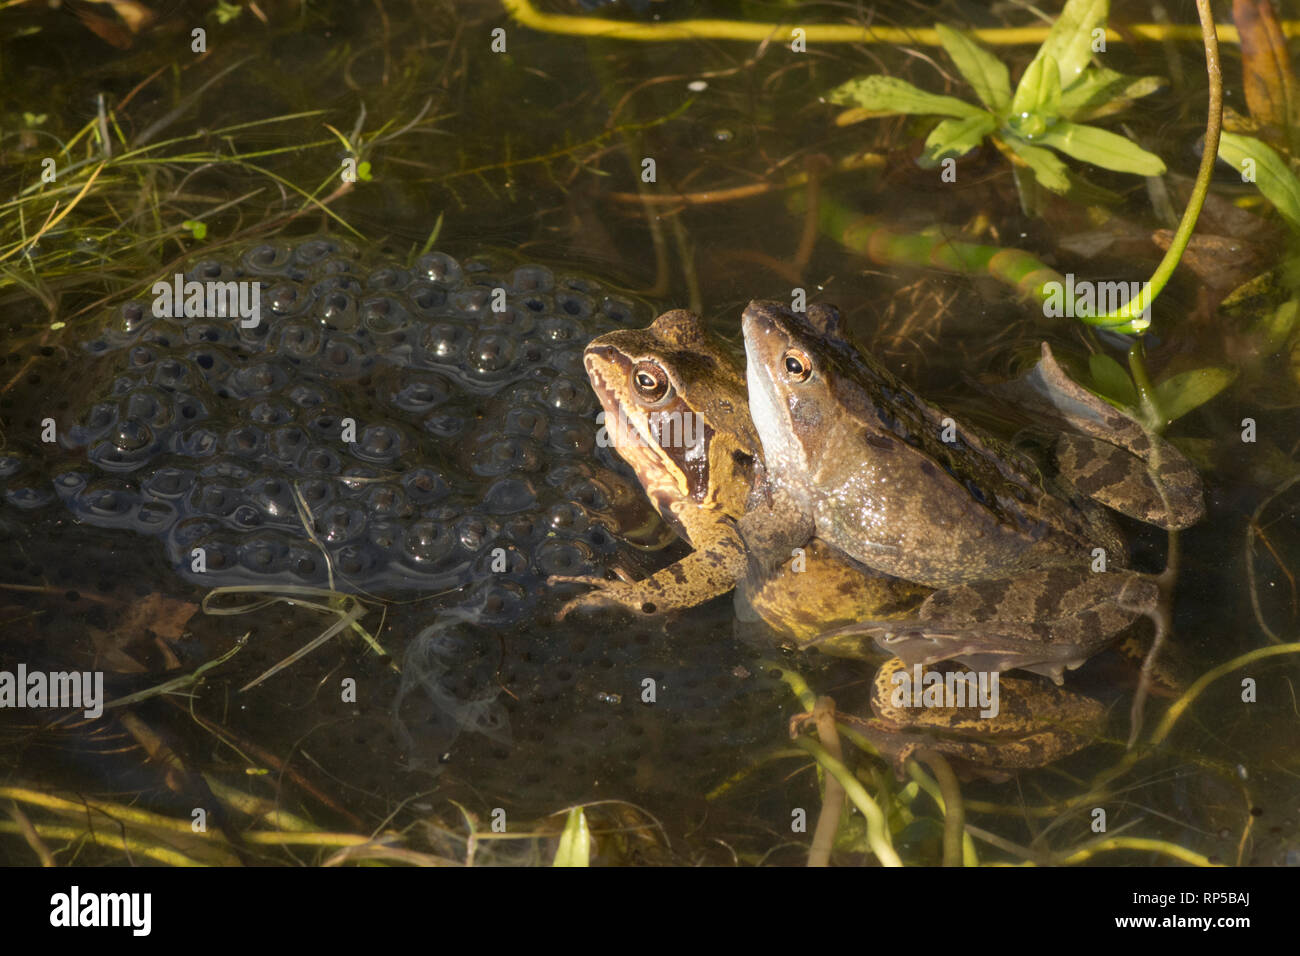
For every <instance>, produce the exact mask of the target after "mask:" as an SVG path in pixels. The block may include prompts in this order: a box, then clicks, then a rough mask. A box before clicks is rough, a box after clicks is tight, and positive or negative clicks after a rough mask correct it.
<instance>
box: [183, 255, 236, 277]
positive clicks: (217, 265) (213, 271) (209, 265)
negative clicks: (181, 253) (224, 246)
mask: <svg viewBox="0 0 1300 956" xmlns="http://www.w3.org/2000/svg"><path fill="white" fill-rule="evenodd" d="M185 278H186V280H187V281H191V282H216V281H226V280H229V279H234V278H237V275H236V273H235V271H234V269H232V268H231V267H230V266H228V265H226V264H225V263H224V262H222V261H221V260H220V259H200V260H199V261H198V262H196V263H195V264H194V265H193V266H192V267H191V268H190V270H189V271H188V272H186V273H185Z"/></svg>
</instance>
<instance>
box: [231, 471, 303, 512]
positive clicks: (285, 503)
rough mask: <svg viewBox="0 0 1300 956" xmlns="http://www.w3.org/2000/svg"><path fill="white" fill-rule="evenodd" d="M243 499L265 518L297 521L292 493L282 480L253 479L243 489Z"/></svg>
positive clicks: (268, 478) (296, 510) (286, 483)
mask: <svg viewBox="0 0 1300 956" xmlns="http://www.w3.org/2000/svg"><path fill="white" fill-rule="evenodd" d="M244 498H245V500H246V501H247V502H248V503H249V504H250V505H252V506H253V507H254V508H257V509H258V511H260V512H261V513H262V515H263V516H265V517H267V518H272V519H276V520H278V521H292V522H296V521H297V520H298V508H297V505H295V504H294V500H293V491H292V489H291V488H290V487H289V483H288V482H287V481H285V480H284V479H282V478H271V477H261V478H254V479H253V481H252V482H251V483H249V484H248V485H247V486H246V487H245V488H244Z"/></svg>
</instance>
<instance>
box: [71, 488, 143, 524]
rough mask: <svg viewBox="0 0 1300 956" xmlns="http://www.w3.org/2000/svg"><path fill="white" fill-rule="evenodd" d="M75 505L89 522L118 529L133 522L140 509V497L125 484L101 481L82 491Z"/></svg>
mask: <svg viewBox="0 0 1300 956" xmlns="http://www.w3.org/2000/svg"><path fill="white" fill-rule="evenodd" d="M75 504H76V507H77V510H79V511H80V512H81V513H82V514H83V515H84V516H85V518H86V519H87V520H92V521H94V522H95V523H96V524H98V525H101V526H103V527H113V528H118V527H124V526H126V525H129V524H130V523H131V522H132V520H133V518H134V515H135V512H136V510H137V509H138V508H139V507H140V495H139V493H138V492H136V490H135V489H134V488H132V487H131V486H130V485H127V484H126V483H124V482H115V481H100V482H96V483H94V484H93V485H87V486H86V487H85V488H84V489H82V491H81V493H80V494H79V495H77V500H76V503H75Z"/></svg>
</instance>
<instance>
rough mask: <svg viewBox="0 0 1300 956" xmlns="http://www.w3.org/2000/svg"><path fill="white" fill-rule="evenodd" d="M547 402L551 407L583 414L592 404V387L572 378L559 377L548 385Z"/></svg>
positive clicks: (569, 412) (574, 413)
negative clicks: (580, 383) (584, 385)
mask: <svg viewBox="0 0 1300 956" xmlns="http://www.w3.org/2000/svg"><path fill="white" fill-rule="evenodd" d="M544 400H545V402H546V405H547V406H548V407H549V408H553V409H555V410H556V411H560V412H567V413H568V414H570V415H582V414H584V413H586V412H587V411H588V410H589V409H590V408H591V405H592V401H593V400H594V399H592V398H591V389H590V388H589V387H588V388H584V387H583V386H581V385H579V384H578V383H577V382H576V381H574V380H573V379H571V378H557V379H555V381H553V382H551V383H550V384H549V385H547V386H546V392H545V399H544Z"/></svg>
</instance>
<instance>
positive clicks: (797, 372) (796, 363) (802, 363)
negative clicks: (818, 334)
mask: <svg viewBox="0 0 1300 956" xmlns="http://www.w3.org/2000/svg"><path fill="white" fill-rule="evenodd" d="M781 365H782V366H783V367H784V368H785V376H786V378H788V379H789V380H790V381H792V382H805V381H807V380H808V376H809V375H811V374H812V359H810V358H809V357H808V353H807V352H805V351H804V350H803V349H786V353H785V356H784V357H783V358H782V359H781Z"/></svg>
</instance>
